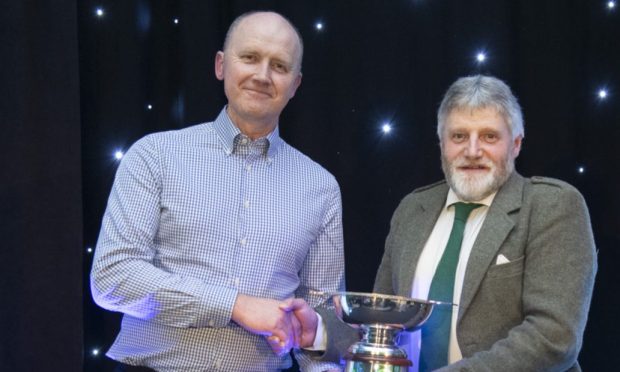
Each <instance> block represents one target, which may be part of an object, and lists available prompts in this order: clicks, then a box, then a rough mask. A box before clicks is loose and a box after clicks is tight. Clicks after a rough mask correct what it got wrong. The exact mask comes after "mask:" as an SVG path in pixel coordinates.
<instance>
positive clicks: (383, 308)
mask: <svg viewBox="0 0 620 372" xmlns="http://www.w3.org/2000/svg"><path fill="white" fill-rule="evenodd" d="M331 297H332V299H333V301H334V305H335V310H336V313H337V315H338V316H339V317H340V318H341V319H342V320H343V321H344V322H345V323H348V324H350V325H358V326H359V327H360V329H361V330H362V333H363V335H362V339H361V340H360V341H359V342H356V343H355V344H353V345H351V347H349V350H348V352H347V354H346V355H345V357H344V358H345V360H346V367H345V371H347V372H353V371H355V372H371V371H372V372H405V371H408V370H409V367H411V366H412V363H411V361H410V360H409V359H408V357H407V353H406V352H405V351H404V350H402V349H401V348H399V347H398V339H399V336H400V333H401V332H402V331H404V330H406V331H415V330H417V329H419V328H420V327H421V326H422V324H423V323H424V322H425V321H426V320H427V319H428V317H429V316H430V315H431V312H432V310H433V307H434V306H437V305H452V304H450V303H442V302H437V301H425V300H417V299H412V298H406V297H400V296H389V295H382V294H377V293H358V292H339V293H334V294H332V295H331Z"/></svg>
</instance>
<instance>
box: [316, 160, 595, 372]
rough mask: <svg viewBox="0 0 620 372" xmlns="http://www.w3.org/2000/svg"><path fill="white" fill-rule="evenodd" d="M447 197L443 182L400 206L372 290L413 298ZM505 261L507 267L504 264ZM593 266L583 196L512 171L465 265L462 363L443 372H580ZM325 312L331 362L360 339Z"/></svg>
mask: <svg viewBox="0 0 620 372" xmlns="http://www.w3.org/2000/svg"><path fill="white" fill-rule="evenodd" d="M448 190H449V187H448V185H447V184H446V182H445V181H443V182H439V183H436V184H433V185H430V186H427V187H423V188H420V189H417V190H415V191H413V192H412V193H411V194H409V195H407V196H406V197H405V198H404V199H403V200H402V202H401V203H400V205H399V206H398V208H397V209H396V211H395V212H394V215H393V217H392V221H391V226H390V233H389V235H388V237H387V239H386V244H385V252H384V255H383V259H382V261H381V265H380V267H379V270H378V272H377V276H376V280H375V286H374V291H375V292H378V293H386V294H395V295H400V296H407V297H410V296H411V287H412V283H413V278H414V274H415V272H414V271H415V268H416V263H417V261H418V259H419V257H420V253H421V252H422V249H423V248H424V245H425V244H426V241H427V239H428V237H429V235H430V234H431V231H432V230H433V227H434V225H435V222H436V220H437V218H438V216H439V213H440V212H441V209H442V208H443V207H444V205H445V202H446V197H447V194H448ZM499 254H502V255H504V256H505V257H506V258H508V260H510V262H509V263H503V264H500V265H497V264H496V259H497V256H498V255H499ZM596 268H597V264H596V252H595V245H594V239H593V235H592V229H591V226H590V217H589V214H588V210H587V207H586V204H585V201H584V199H583V197H582V196H581V194H580V193H579V192H578V191H577V190H576V189H575V188H574V187H572V186H570V185H569V184H567V183H565V182H562V181H559V180H555V179H551V178H543V177H532V178H523V177H522V176H520V175H519V174H517V173H516V172H514V173H513V174H512V175H511V176H510V178H509V179H508V180H507V181H506V183H505V184H504V185H503V186H502V187H501V188H500V190H499V191H498V193H497V195H496V196H495V199H494V200H493V203H492V204H491V206H490V208H489V211H488V214H487V216H486V219H485V221H484V224H483V226H482V228H481V230H480V232H479V234H478V236H477V238H476V241H475V243H474V246H473V249H472V251H471V255H470V257H469V261H468V262H467V267H466V272H465V278H464V283H463V289H462V294H461V298H460V302H459V310H458V319H457V340H458V343H459V347H460V349H461V352H462V355H463V359H462V360H460V361H458V362H456V363H453V364H451V365H449V366H447V367H444V368H442V369H441V371H477V372H479V371H502V372H508V371H520V372H521V371H566V370H571V371H579V370H580V367H579V364H578V363H577V356H578V354H579V350H580V349H581V343H582V337H583V332H584V328H585V325H586V320H587V314H588V309H589V306H590V300H591V296H592V288H593V285H594V276H595V273H596ZM321 314H322V315H324V319H326V328H327V332H328V348H327V352H326V356H328V357H333V356H334V355H336V352H335V350H334V349H336V348H339V347H340V348H341V347H342V343H350V342H351V341H352V340H354V338H353V336H352V334H351V332H346V331H344V330H343V329H342V328H341V325H339V324H337V323H338V320H337V319H334V318H333V317H330V315H329V314H328V313H327V312H324V311H322V312H321ZM332 330H333V332H332ZM332 338H336V339H338V338H340V339H341V340H340V341H334V340H331V341H330V339H332ZM345 340H346V341H345Z"/></svg>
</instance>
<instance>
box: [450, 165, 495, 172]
mask: <svg viewBox="0 0 620 372" xmlns="http://www.w3.org/2000/svg"><path fill="white" fill-rule="evenodd" d="M456 168H457V169H458V170H462V171H486V170H489V169H490V168H489V167H488V166H486V165H484V164H464V165H458V166H457V167H456Z"/></svg>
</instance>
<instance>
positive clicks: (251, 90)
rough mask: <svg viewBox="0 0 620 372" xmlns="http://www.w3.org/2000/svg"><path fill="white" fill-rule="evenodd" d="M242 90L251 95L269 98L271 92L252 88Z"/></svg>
mask: <svg viewBox="0 0 620 372" xmlns="http://www.w3.org/2000/svg"><path fill="white" fill-rule="evenodd" d="M244 90H245V91H246V92H248V93H250V94H251V95H253V96H257V97H263V98H271V93H270V92H267V91H264V90H260V89H254V88H244Z"/></svg>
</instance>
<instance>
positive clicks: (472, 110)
mask: <svg viewBox="0 0 620 372" xmlns="http://www.w3.org/2000/svg"><path fill="white" fill-rule="evenodd" d="M445 124H446V128H445V129H448V127H459V128H462V129H463V128H472V129H475V128H478V129H479V128H481V127H488V128H494V129H496V130H507V131H510V126H509V125H508V122H507V118H506V116H505V115H504V114H503V113H502V112H501V110H500V109H498V108H497V107H494V106H485V107H457V108H454V109H452V110H450V112H449V113H448V116H447V117H446V123H445Z"/></svg>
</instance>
